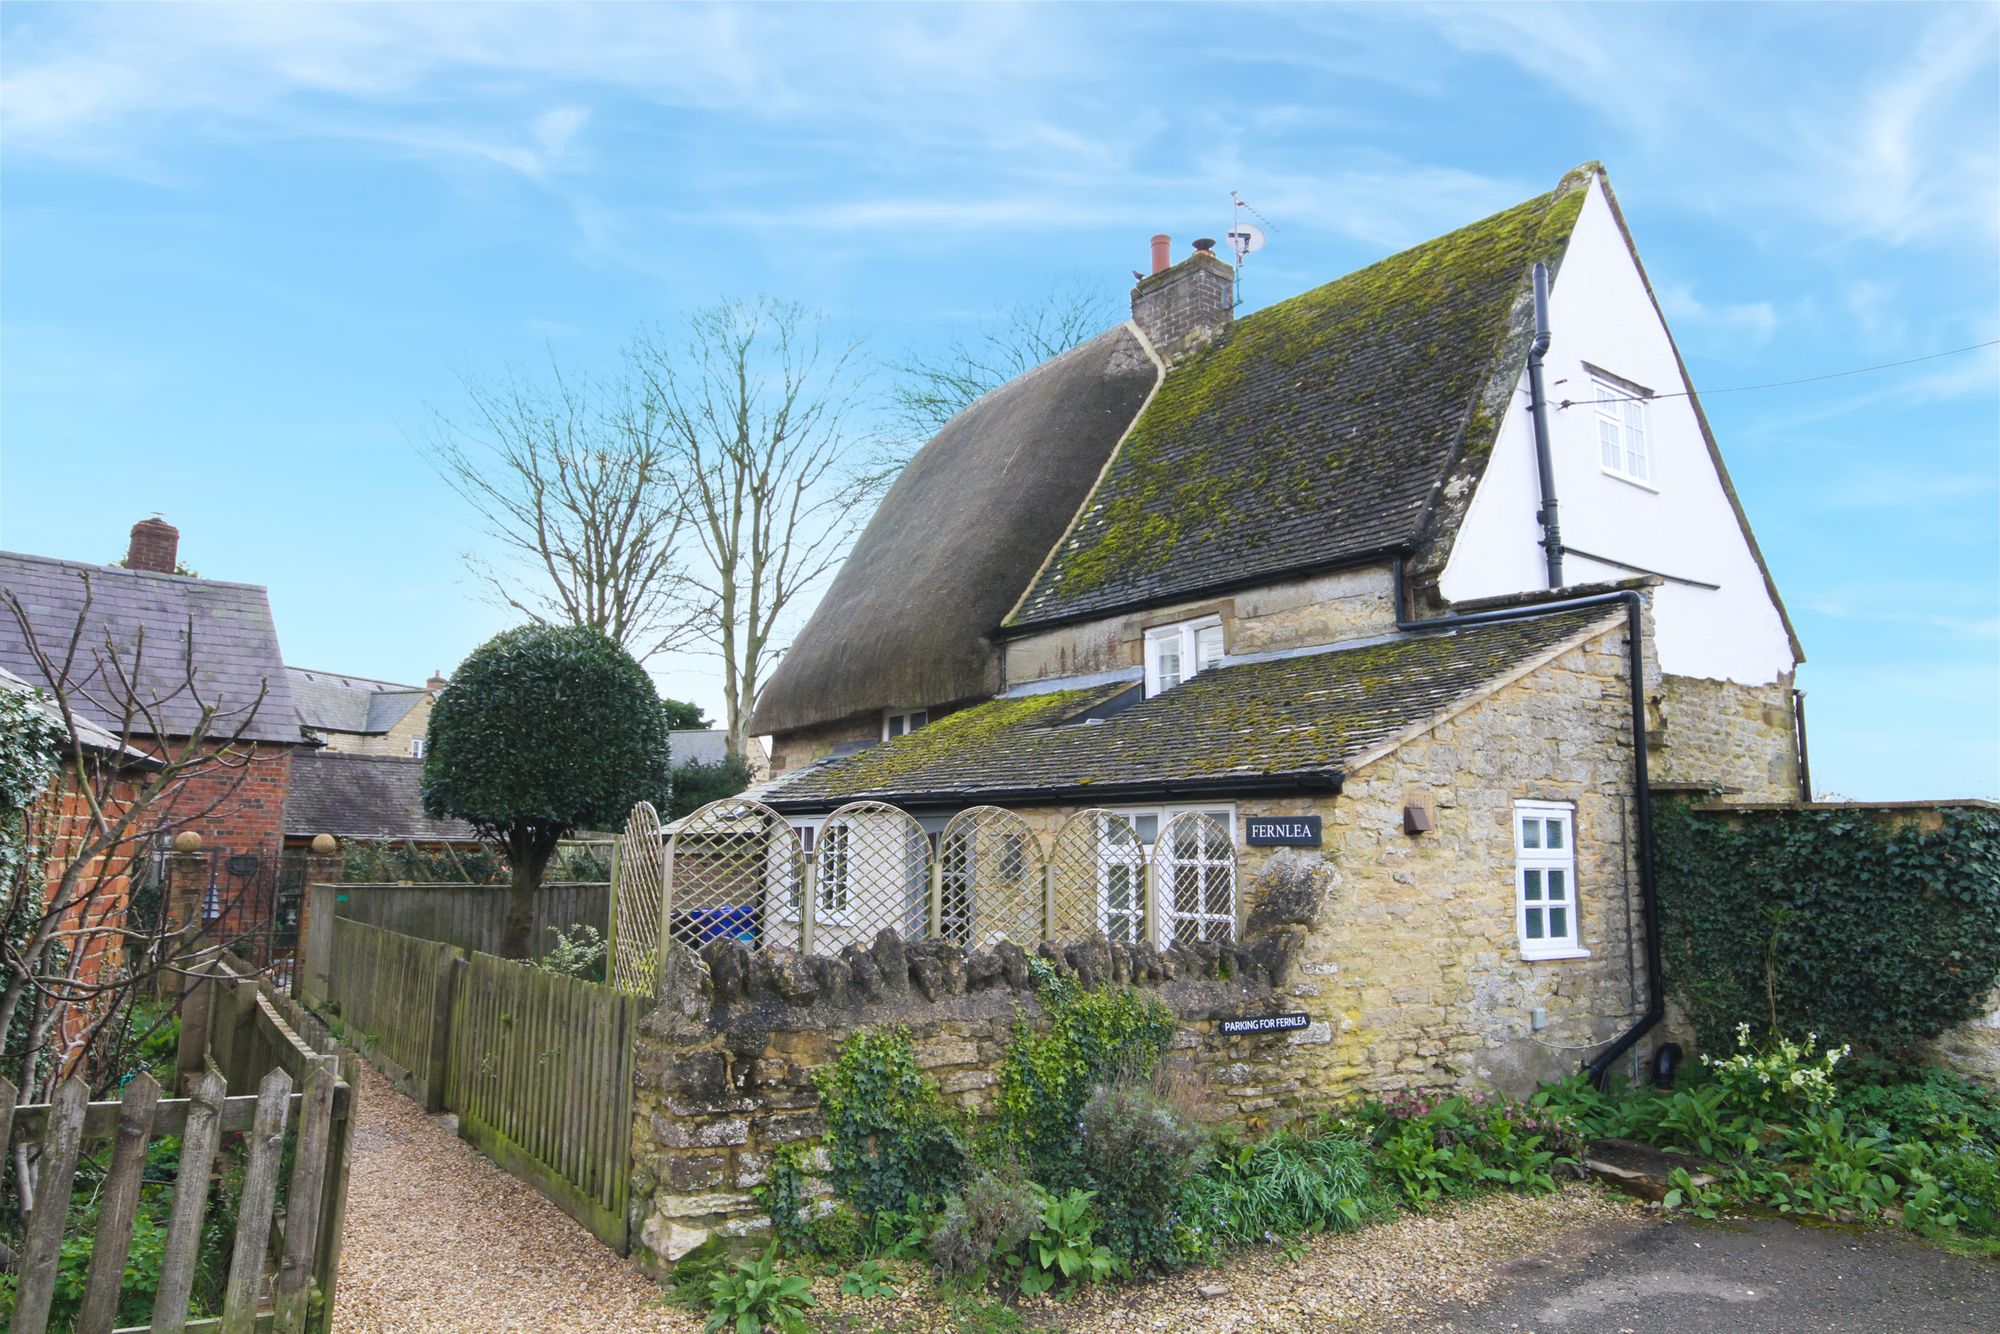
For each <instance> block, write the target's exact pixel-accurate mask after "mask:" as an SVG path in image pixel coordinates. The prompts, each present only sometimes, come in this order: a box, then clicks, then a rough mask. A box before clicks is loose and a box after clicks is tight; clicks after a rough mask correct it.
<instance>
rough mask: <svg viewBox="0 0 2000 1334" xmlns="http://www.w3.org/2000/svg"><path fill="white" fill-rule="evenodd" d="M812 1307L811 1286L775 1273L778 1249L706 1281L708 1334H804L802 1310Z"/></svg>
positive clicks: (802, 1279)
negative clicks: (771, 1332)
mask: <svg viewBox="0 0 2000 1334" xmlns="http://www.w3.org/2000/svg"><path fill="white" fill-rule="evenodd" d="M812 1305H814V1299H813V1295H812V1283H811V1282H810V1281H809V1280H807V1279H805V1278H802V1277H800V1276H799V1275H797V1274H781V1273H779V1272H778V1248H777V1246H776V1245H773V1246H772V1247H771V1249H770V1250H768V1251H765V1252H764V1254H763V1255H762V1256H760V1257H758V1258H757V1259H755V1260H743V1261H740V1262H739V1263H738V1264H737V1265H736V1266H735V1268H733V1269H731V1270H729V1271H728V1272H726V1273H721V1274H717V1275H715V1277H713V1278H711V1279H710V1280H709V1281H708V1323H707V1324H706V1325H705V1326H704V1328H705V1329H706V1330H707V1331H708V1334H716V1331H718V1330H732V1331H734V1334H761V1331H763V1330H764V1329H766V1328H769V1329H775V1330H777V1331H778V1334H804V1331H805V1329H806V1311H805V1308H806V1307H808V1306H812Z"/></svg>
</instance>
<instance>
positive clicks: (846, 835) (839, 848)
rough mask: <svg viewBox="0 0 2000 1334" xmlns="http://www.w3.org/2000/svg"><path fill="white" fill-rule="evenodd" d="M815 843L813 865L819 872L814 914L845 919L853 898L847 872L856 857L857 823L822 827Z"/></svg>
mask: <svg viewBox="0 0 2000 1334" xmlns="http://www.w3.org/2000/svg"><path fill="white" fill-rule="evenodd" d="M815 842H817V843H818V844H819V846H818V847H817V848H815V849H814V850H813V865H814V866H815V867H817V868H818V872H819V873H818V874H817V875H815V876H814V877H813V899H814V903H813V916H814V918H815V919H817V920H819V921H822V922H829V923H841V922H845V921H846V920H847V913H848V909H849V907H850V906H851V905H852V900H853V896H852V894H851V893H850V892H849V890H850V886H849V884H848V872H849V869H850V863H851V862H852V861H853V860H854V826H853V825H852V824H851V823H848V822H845V821H843V822H842V823H840V824H837V825H833V826H831V827H826V826H822V827H821V828H820V830H819V832H818V835H817V837H816V839H815ZM828 854H831V855H828Z"/></svg>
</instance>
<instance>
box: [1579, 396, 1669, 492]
mask: <svg viewBox="0 0 2000 1334" xmlns="http://www.w3.org/2000/svg"><path fill="white" fill-rule="evenodd" d="M1590 388H1591V397H1592V398H1593V399H1594V400H1596V401H1595V402H1594V403H1592V404H1591V409H1592V415H1591V425H1592V426H1593V428H1594V429H1595V431H1596V434H1597V465H1598V467H1600V468H1602V469H1603V470H1604V471H1605V472H1606V473H1608V474H1610V475H1611V476H1613V477H1616V478H1618V479H1619V480H1620V481H1625V482H1632V483H1635V484H1636V485H1639V486H1643V487H1645V488H1647V489H1648V490H1654V491H1656V490H1658V489H1659V486H1658V484H1657V483H1656V482H1655V481H1654V480H1653V479H1654V477H1655V476H1656V475H1657V473H1658V469H1657V468H1656V467H1655V466H1654V461H1653V459H1654V453H1653V426H1652V421H1651V416H1652V414H1651V413H1650V411H1649V410H1648V409H1649V407H1650V400H1651V399H1652V397H1653V393H1652V391H1651V390H1650V389H1642V388H1640V387H1639V386H1638V385H1635V384H1629V383H1627V382H1625V381H1623V380H1619V379H1615V378H1613V377H1611V376H1607V375H1605V374H1603V373H1602V372H1598V371H1593V372H1591V377H1590ZM1607 431H1608V432H1610V433H1611V436H1612V437H1613V438H1615V443H1614V441H1613V439H1608V438H1607V437H1606V434H1605V433H1606V432H1607ZM1634 439H1637V441H1638V443H1639V448H1638V450H1637V457H1638V466H1637V467H1634V466H1632V460H1633V456H1634V450H1633V448H1632V442H1633V440H1634ZM1614 456H1615V457H1614Z"/></svg>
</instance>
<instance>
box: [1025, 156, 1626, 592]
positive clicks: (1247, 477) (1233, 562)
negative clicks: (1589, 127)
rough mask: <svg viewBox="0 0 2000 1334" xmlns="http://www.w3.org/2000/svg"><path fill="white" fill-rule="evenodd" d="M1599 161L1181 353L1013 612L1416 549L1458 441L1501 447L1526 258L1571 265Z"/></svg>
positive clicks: (1519, 353) (1516, 357)
mask: <svg viewBox="0 0 2000 1334" xmlns="http://www.w3.org/2000/svg"><path fill="white" fill-rule="evenodd" d="M1590 179H1591V169H1579V170H1577V171H1575V172H1572V173H1570V174H1569V175H1568V176H1566V177H1565V178H1564V179H1563V181H1562V183H1561V184H1560V185H1559V186H1558V187H1557V188H1556V189H1555V190H1553V191H1551V192H1549V193H1548V194H1544V195H1539V196H1537V197H1535V198H1533V199H1530V200H1528V201H1527V202H1526V203H1523V204H1520V205H1517V206H1515V207H1514V208H1510V209H1508V210H1506V211H1505V212H1502V213H1496V214H1494V215H1493V216H1492V217H1490V218H1486V219H1484V220H1483V221H1480V222H1475V223H1473V224H1472V225H1470V226H1468V227H1461V228H1459V229H1458V230H1457V231H1454V232H1449V233H1447V234H1445V235H1444V236H1440V237H1438V238H1437V239H1436V240H1432V241H1427V242H1425V243H1424V244H1422V245H1419V246H1415V247H1413V248H1411V249H1409V250H1405V251H1403V252H1402V253H1400V254H1396V255H1392V256H1390V257H1389V258H1387V259H1384V260H1382V261H1380V262H1379V263H1376V264H1372V265H1370V266H1369V267H1367V268H1365V269H1361V270H1359V271H1357V272H1355V273H1351V274H1348V275H1347V276H1346V277H1344V278H1340V279H1336V280H1335V281H1333V282H1330V283H1327V284H1326V285H1324V286H1322V287H1318V288H1315V289H1313V290H1312V291H1309V292H1305V293H1303V294H1301V295H1299V296H1296V297H1293V298H1291V299H1290V300H1287V301H1281V302H1279V303H1278V304H1277V305H1274V306H1270V307H1267V308H1265V309H1263V310H1260V311H1257V312H1255V313H1253V314H1250V315H1247V316H1245V317H1244V318H1242V319H1240V320H1237V321H1236V322H1235V323H1234V325H1232V326H1231V327H1230V328H1229V329H1228V330H1227V331H1226V332H1225V334H1224V335H1223V337H1222V338H1221V339H1220V340H1219V341H1218V342H1217V343H1216V344H1215V345H1214V346H1213V347H1211V348H1209V349H1207V350H1206V351H1203V352H1200V353H1197V354H1195V355H1194V356H1192V357H1190V358H1189V359H1187V360H1186V361H1183V362H1180V363H1179V364H1177V365H1176V366H1175V367H1174V368H1173V370H1172V371H1171V372H1170V373H1169V374H1168V375H1167V377H1166V379H1165V380H1164V381H1162V382H1161V385H1160V389H1159V392H1158V393H1157V394H1156V395H1155V396H1154V398H1153V401H1152V402H1151V403H1150V404H1149V405H1148V406H1147V408H1146V411H1145V412H1144V414H1143V415H1142V416H1141V417H1140V418H1139V421H1138V423H1137V424H1136V425H1135V426H1134V427H1133V428H1132V433H1131V435H1130V436H1129V437H1128V438H1127V439H1126V441H1125V443H1124V445H1123V446H1122V447H1121V448H1120V449H1119V451H1118V454H1117V456H1116V457H1115V458H1114V459H1113V460H1112V461H1111V465H1110V466H1109V468H1107V469H1106V471H1105V475H1104V478H1103V480H1102V481H1101V482H1099V483H1098V485H1097V487H1096V489H1095V490H1094V491H1093V492H1092V493H1091V496H1090V499H1089V502H1088V504H1087V505H1086V506H1085V508H1084V509H1083V511H1082V513H1081V514H1079V515H1078V517H1077V520H1076V522H1075V523H1074V524H1073V525H1072V526H1071V528H1070V530H1069V532H1068V533H1067V534H1066V535H1065V536H1064V538H1063V540H1062V542H1061V544H1060V545H1059V546H1058V547H1057V548H1056V549H1055V552H1054V555H1053V556H1052V558H1051V559H1050V560H1049V562H1048V564H1047V566H1046V567H1045V568H1044V569H1043V570H1042V571H1041V572H1040V574H1039V575H1038V576H1037V577H1036V579H1035V581H1034V584H1033V586H1032V587H1031V588H1029V589H1028V590H1027V593H1026V595H1025V596H1024V597H1023V598H1022V599H1021V602H1020V605H1019V607H1018V608H1016V609H1015V610H1014V612H1013V614H1012V615H1011V617H1010V618H1009V621H1008V624H1009V626H1010V627H1028V626H1034V625H1038V624H1044V623H1050V622H1061V621H1065V620H1072V619H1079V618H1085V617H1091V616H1096V615H1101V614H1103V613H1106V612H1109V611H1113V610H1117V609H1122V608H1129V607H1133V606H1143V605H1148V604H1154V603H1160V602H1166V601H1172V600H1177V599H1181V598H1185V597H1188V596H1193V595H1196V594H1199V593H1202V592H1206V591H1209V590H1214V589H1219V588H1222V587H1226V586H1231V585H1238V584H1244V583H1249V582H1255V581H1264V580H1269V579H1271V578H1273V577H1277V576H1281V575H1284V574H1287V573H1296V572H1301V571H1304V570H1309V569H1317V568H1324V567H1328V566H1332V565H1338V564H1341V563H1343V562H1346V561H1350V560H1358V559H1362V558H1366V557H1371V556H1379V555H1382V554H1386V553H1389V552H1393V551H1401V550H1407V549H1408V548H1410V547H1412V546H1413V545H1414V544H1415V543H1416V541H1417V539H1418V538H1419V536H1420V534H1421V532H1422V529H1423V525H1424V523H1425V520H1426V518H1427V516H1428V515H1429V513H1430V512H1431V508H1432V503H1433V497H1434V495H1435V494H1436V492H1437V491H1438V489H1439V487H1440V486H1441V484H1442V483H1443V481H1444V479H1445V476H1446V474H1447V472H1448V471H1449V469H1450V468H1451V466H1452V464H1453V463H1454V461H1455V460H1456V459H1457V458H1458V457H1459V455H1460V453H1461V450H1490V449H1491V447H1492V445H1493V442H1494V439H1495V438H1496V436H1497V434H1498V424H1497V422H1496V421H1495V419H1494V418H1492V417H1491V416H1488V415H1486V414H1484V413H1483V412H1482V411H1481V410H1480V406H1479V405H1480V400H1481V398H1482V395H1483V393H1484V391H1486V389H1487V387H1488V384H1489V382H1490V381H1491V380H1492V378H1493V377H1494V375H1495V373H1496V370H1497V369H1500V368H1502V366H1503V363H1507V362H1510V361H1511V362H1514V363H1518V362H1520V361H1521V360H1522V359H1523V358H1524V357H1525V354H1526V340H1525V339H1523V338H1514V337H1510V336H1509V335H1510V332H1511V331H1512V330H1513V328H1514V326H1515V324H1516V322H1517V321H1516V315H1517V309H1518V308H1520V307H1522V305H1523V303H1524V302H1527V301H1529V299H1530V297H1531V291H1530V283H1529V273H1530V269H1531V268H1532V266H1533V265H1534V263H1535V261H1537V260H1543V261H1546V262H1547V263H1548V264H1549V265H1550V267H1551V268H1552V269H1553V268H1555V267H1556V266H1557V265H1558V264H1559V262H1560V260H1561V258H1562V254H1563V251H1564V249H1565V247H1566V246H1567V245H1568V242H1569V236H1570V232H1571V229H1572V228H1573V227H1574V225H1575V222H1576V218H1577V215H1578V212H1579V210H1580V209H1581V208H1582V205H1583V200H1584V196H1585V193H1586V190H1587V187H1588V185H1589V182H1590ZM1517 344H1518V346H1516V345H1517ZM1503 373H1504V372H1503ZM1519 373H1520V368H1519V365H1518V364H1514V365H1512V366H1511V374H1509V375H1507V376H1506V378H1507V380H1508V383H1509V385H1510V387H1511V382H1512V379H1513V378H1514V377H1517V376H1518V375H1519Z"/></svg>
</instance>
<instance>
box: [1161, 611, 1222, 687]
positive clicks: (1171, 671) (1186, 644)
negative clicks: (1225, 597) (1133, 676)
mask: <svg viewBox="0 0 2000 1334" xmlns="http://www.w3.org/2000/svg"><path fill="white" fill-rule="evenodd" d="M1221 662H1222V621H1221V620H1220V618H1218V617H1214V616H1204V617H1202V618H1201V619H1200V620H1197V621H1182V622H1180V623H1179V624H1177V625H1162V626H1159V627H1157V628H1155V629H1152V630H1148V631H1147V632H1146V698H1147V699H1151V698H1152V697H1153V696H1155V695H1157V694H1159V693H1160V692H1162V691H1165V690H1172V689H1173V688H1174V687H1175V686H1177V685H1179V684H1180V683H1181V682H1183V681H1185V680H1187V679H1188V678H1189V677H1190V676H1194V675H1196V674H1197V673H1200V672H1205V671H1207V670H1208V669H1209V668H1211V667H1215V666H1218V665H1220V664H1221Z"/></svg>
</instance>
